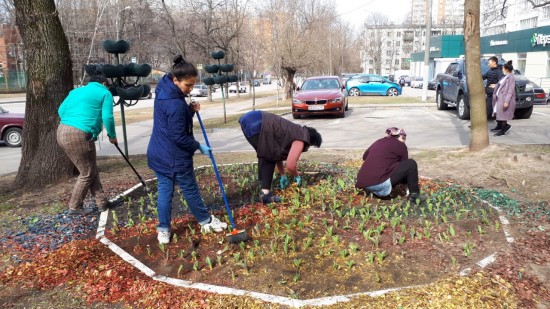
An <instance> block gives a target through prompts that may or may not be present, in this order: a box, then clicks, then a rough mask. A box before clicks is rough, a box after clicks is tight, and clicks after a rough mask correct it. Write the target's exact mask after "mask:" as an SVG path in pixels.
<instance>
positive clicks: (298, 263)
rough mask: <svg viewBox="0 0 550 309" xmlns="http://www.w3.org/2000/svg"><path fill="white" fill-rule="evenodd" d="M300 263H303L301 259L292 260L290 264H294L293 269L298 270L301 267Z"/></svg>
mask: <svg viewBox="0 0 550 309" xmlns="http://www.w3.org/2000/svg"><path fill="white" fill-rule="evenodd" d="M302 262H303V261H302V259H294V260H292V264H294V267H296V268H298V269H299V268H300V267H301V266H302Z"/></svg>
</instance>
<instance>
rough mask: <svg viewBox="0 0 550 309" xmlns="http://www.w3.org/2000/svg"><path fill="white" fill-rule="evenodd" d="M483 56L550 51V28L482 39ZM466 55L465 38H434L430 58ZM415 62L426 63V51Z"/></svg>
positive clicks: (453, 36)
mask: <svg viewBox="0 0 550 309" xmlns="http://www.w3.org/2000/svg"><path fill="white" fill-rule="evenodd" d="M480 46H481V51H480V52H481V54H503V53H527V52H537V51H550V26H544V27H537V28H531V29H525V30H519V31H513V32H507V33H502V34H495V35H488V36H484V37H482V38H481V42H480ZM460 55H464V36H462V35H443V36H437V37H433V38H432V41H431V44H430V58H431V59H433V58H458V57H460ZM411 59H412V61H414V62H421V61H424V51H422V52H418V53H412V54H411Z"/></svg>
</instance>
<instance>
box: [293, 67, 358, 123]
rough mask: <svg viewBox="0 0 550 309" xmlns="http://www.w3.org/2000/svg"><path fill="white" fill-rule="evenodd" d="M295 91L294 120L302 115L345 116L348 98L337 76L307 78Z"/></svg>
mask: <svg viewBox="0 0 550 309" xmlns="http://www.w3.org/2000/svg"><path fill="white" fill-rule="evenodd" d="M296 90H297V91H296V93H295V94H294V98H293V99H292V117H294V119H298V118H300V117H301V116H303V115H326V114H329V115H336V116H337V117H340V118H344V117H345V116H346V113H345V112H346V111H347V110H348V98H347V96H346V93H345V88H344V85H343V84H342V82H341V80H340V78H339V77H338V76H316V77H309V78H307V79H306V80H305V81H304V83H303V84H302V86H301V87H298V88H296Z"/></svg>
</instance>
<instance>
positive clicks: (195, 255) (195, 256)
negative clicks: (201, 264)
mask: <svg viewBox="0 0 550 309" xmlns="http://www.w3.org/2000/svg"><path fill="white" fill-rule="evenodd" d="M198 256H199V254H198V253H197V252H195V251H192V252H191V257H192V258H193V261H196V260H197V257H198Z"/></svg>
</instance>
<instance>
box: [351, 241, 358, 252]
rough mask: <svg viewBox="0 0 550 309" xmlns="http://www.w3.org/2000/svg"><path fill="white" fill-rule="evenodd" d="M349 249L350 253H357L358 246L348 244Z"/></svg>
mask: <svg viewBox="0 0 550 309" xmlns="http://www.w3.org/2000/svg"><path fill="white" fill-rule="evenodd" d="M349 249H350V251H351V253H357V251H359V246H358V245H357V244H354V243H350V244H349Z"/></svg>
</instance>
